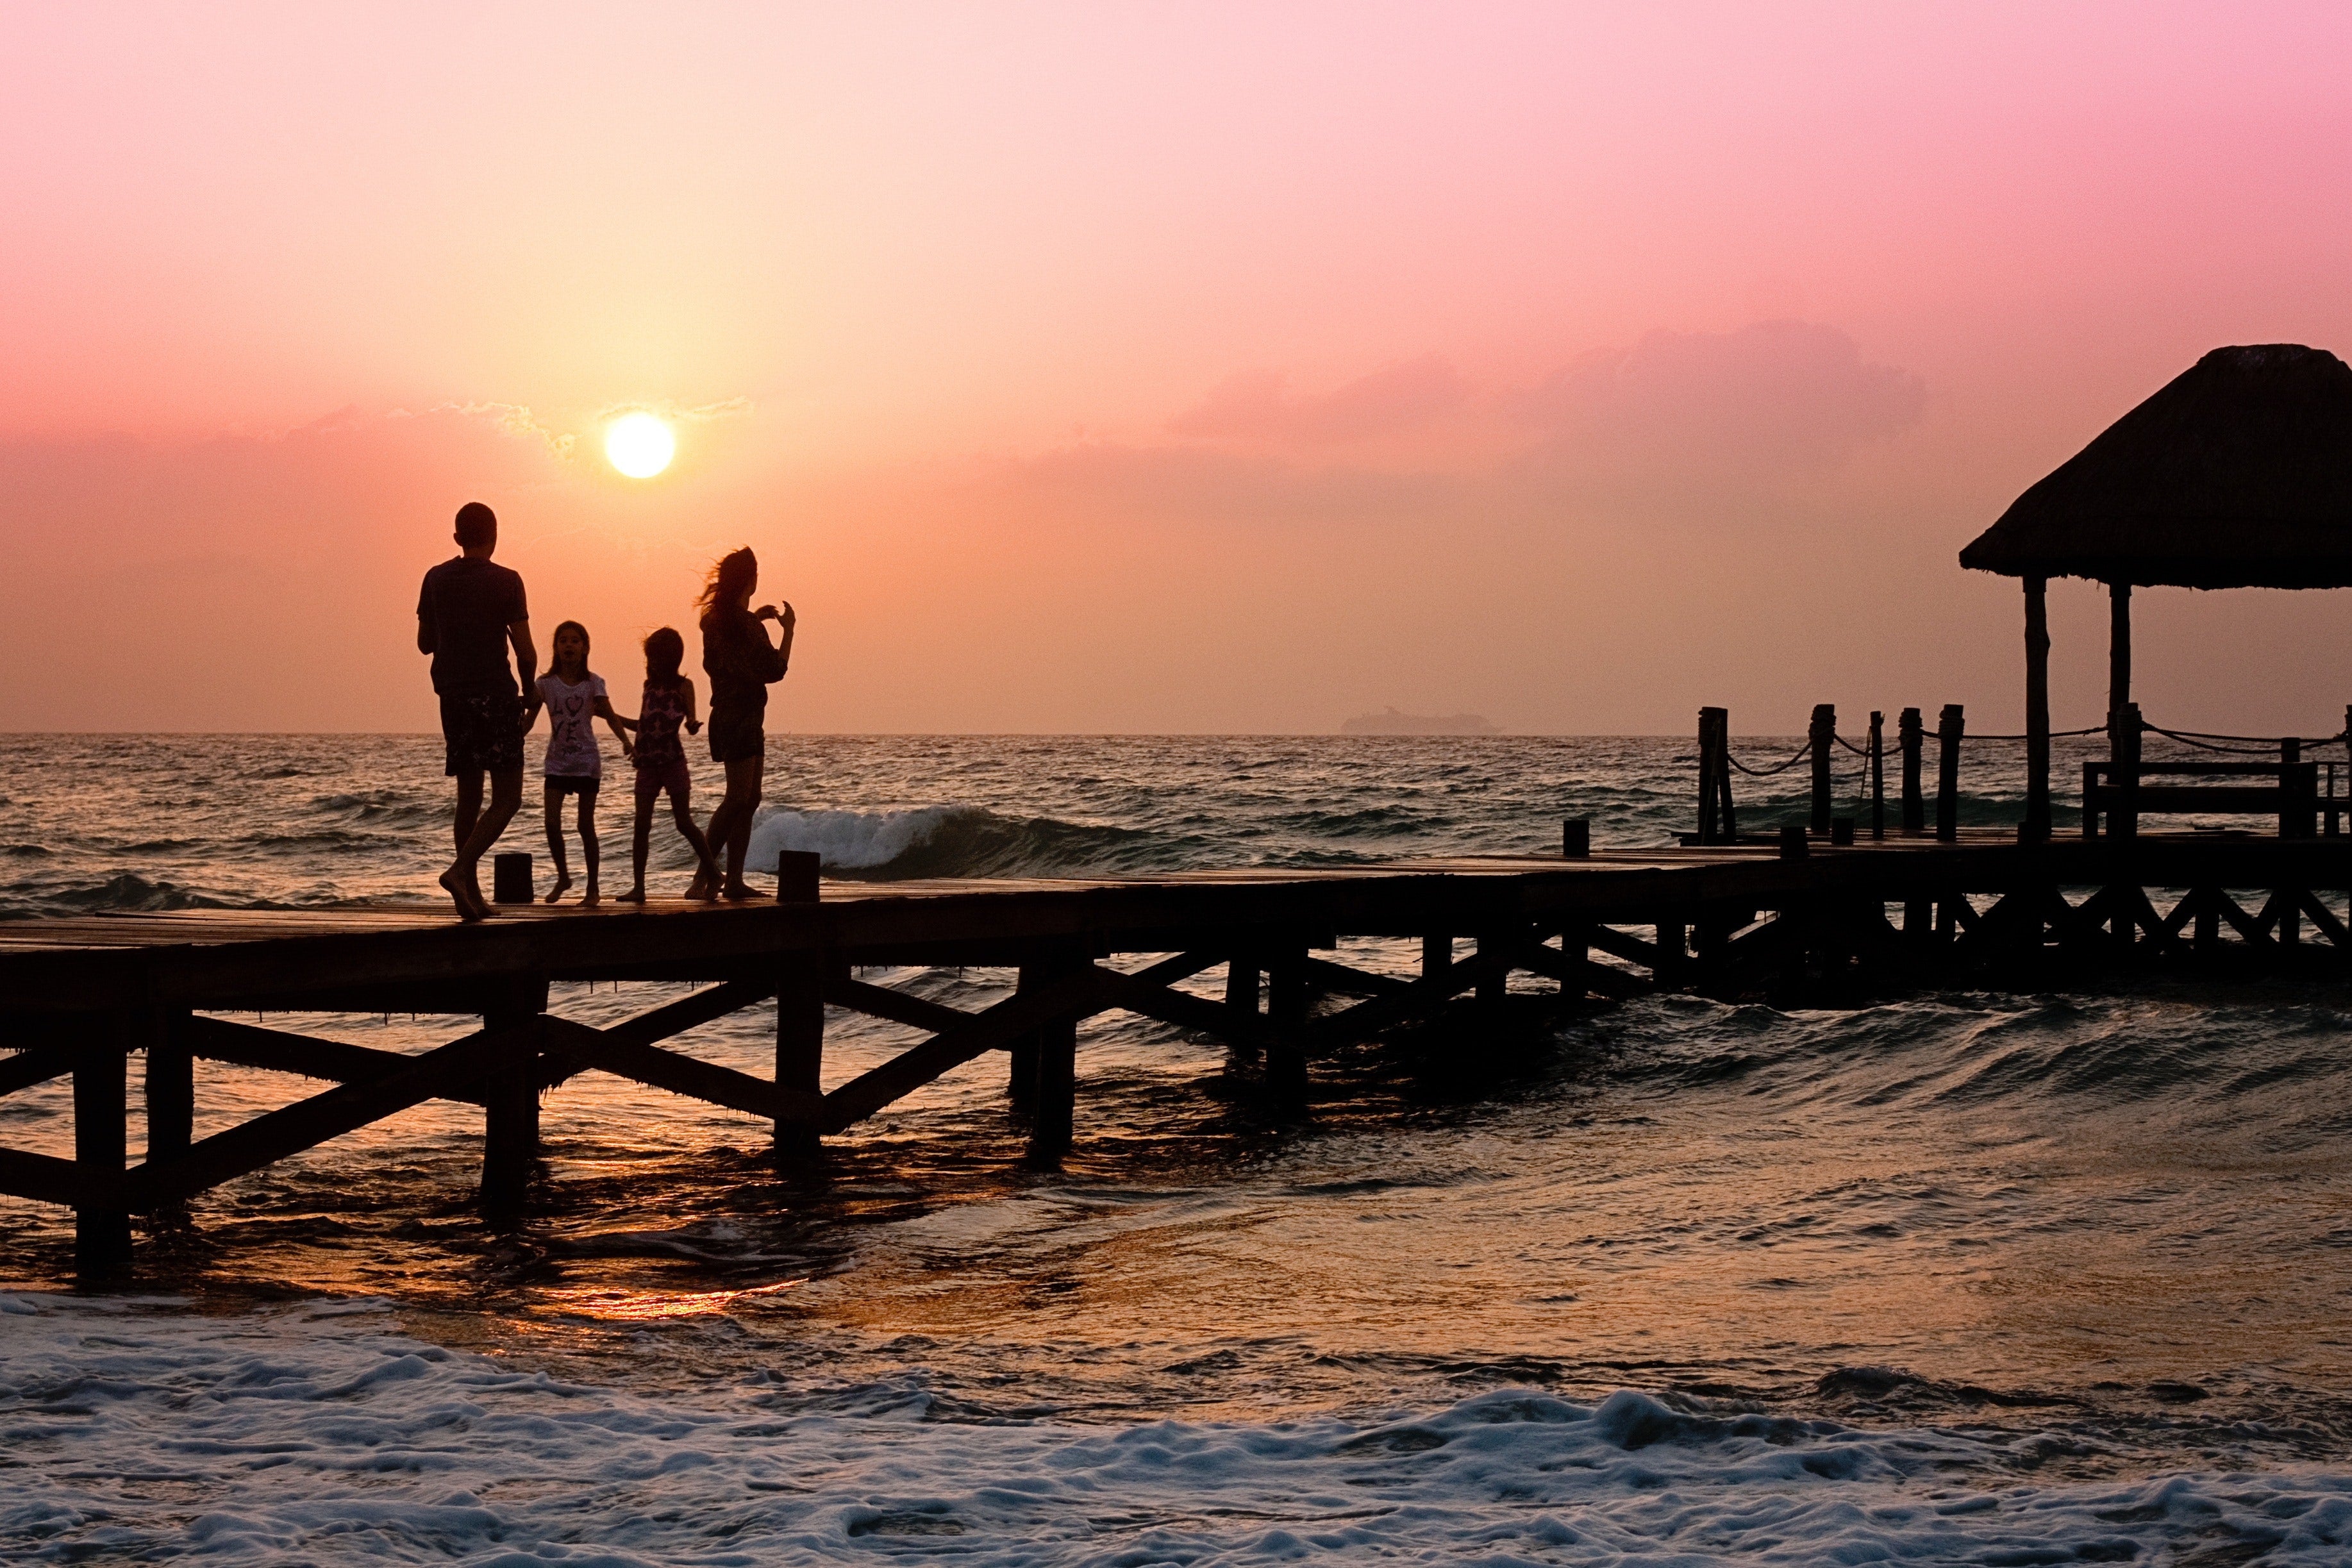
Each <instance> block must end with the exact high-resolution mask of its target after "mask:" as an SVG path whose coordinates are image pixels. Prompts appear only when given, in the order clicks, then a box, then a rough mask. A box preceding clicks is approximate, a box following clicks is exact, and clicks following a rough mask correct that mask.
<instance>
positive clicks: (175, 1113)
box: [143, 1008, 196, 1160]
mask: <svg viewBox="0 0 2352 1568" xmlns="http://www.w3.org/2000/svg"><path fill="white" fill-rule="evenodd" d="M187 1016H188V1014H187V1011H186V1009H184V1008H181V1009H164V1010H159V1011H157V1012H155V1013H153V1014H152V1015H150V1016H149V1017H148V1019H147V1020H146V1023H145V1026H144V1029H143V1032H144V1034H145V1035H146V1037H147V1071H146V1083H145V1088H146V1093H147V1158H149V1159H150V1160H168V1159H170V1158H172V1157H173V1155H175V1154H184V1153H186V1152H188V1145H189V1143H190V1142H193V1141H194V1137H195V1131H196V1128H195V1122H196V1058H195V1057H194V1054H193V1053H191V1052H190V1051H189V1049H188V1047H187V1041H186V1037H185V1034H184V1024H185V1021H186V1019H187Z"/></svg>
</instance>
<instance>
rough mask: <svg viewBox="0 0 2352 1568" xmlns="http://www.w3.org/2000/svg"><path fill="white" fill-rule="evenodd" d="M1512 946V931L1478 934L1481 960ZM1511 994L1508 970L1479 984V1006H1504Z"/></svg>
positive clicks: (1488, 977) (1482, 932) (1481, 932)
mask: <svg viewBox="0 0 2352 1568" xmlns="http://www.w3.org/2000/svg"><path fill="white" fill-rule="evenodd" d="M1512 945H1514V936H1513V933H1512V932H1510V931H1480V932H1479V933H1478V956H1479V957H1481V958H1485V957H1486V956H1487V955H1488V954H1489V953H1496V952H1502V951H1503V950H1504V949H1505V948H1507V947H1510V946H1512ZM1509 994H1511V972H1510V971H1509V970H1504V971H1502V972H1501V973H1497V974H1490V975H1488V976H1487V977H1486V979H1484V980H1481V981H1480V982H1478V991H1477V997H1478V1005H1479V1006H1481V1007H1499V1006H1501V1005H1502V1004H1503V998H1504V997H1506V996H1508V995H1509Z"/></svg>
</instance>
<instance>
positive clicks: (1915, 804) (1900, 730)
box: [1895, 708, 1927, 838]
mask: <svg viewBox="0 0 2352 1568" xmlns="http://www.w3.org/2000/svg"><path fill="white" fill-rule="evenodd" d="M1926 728H1927V726H1926V725H1924V724H1923V723H1921V722H1920V719H1919V710H1917V709H1916V708H1906V709H1905V710H1903V711H1902V713H1901V715H1899V716H1898V717H1897V718H1896V719H1895V735H1896V738H1897V742H1898V744H1900V745H1901V747H1902V748H1903V831H1904V832H1906V833H1907V834H1909V835H1911V836H1912V837H1915V838H1916V837H1918V836H1919V835H1920V834H1922V833H1925V832H1927V799H1926V796H1925V795H1923V794H1922V793H1921V790H1920V787H1919V753H1920V752H1921V750H1922V741H1923V738H1924V732H1925V731H1926Z"/></svg>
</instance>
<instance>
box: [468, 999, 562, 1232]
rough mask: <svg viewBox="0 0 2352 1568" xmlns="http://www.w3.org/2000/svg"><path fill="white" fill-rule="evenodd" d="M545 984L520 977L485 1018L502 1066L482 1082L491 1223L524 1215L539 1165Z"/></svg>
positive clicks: (485, 1188)
mask: <svg viewBox="0 0 2352 1568" xmlns="http://www.w3.org/2000/svg"><path fill="white" fill-rule="evenodd" d="M546 1012H547V982H546V981H545V980H544V979H539V978H519V979H516V980H514V981H512V982H510V983H509V984H508V986H507V987H506V994H505V995H504V996H502V997H501V998H499V1005H497V1006H496V1007H494V1008H492V1009H491V1010H490V1011H488V1012H486V1013H484V1014H483V1015H482V1027H483V1029H484V1030H486V1031H487V1032H488V1039H487V1040H486V1041H485V1042H484V1044H485V1045H486V1047H488V1049H489V1050H491V1051H494V1052H496V1053H497V1055H498V1057H499V1064H498V1066H497V1067H496V1068H494V1069H493V1070H492V1071H491V1072H490V1073H489V1075H488V1077H487V1078H485V1079H483V1080H482V1091H483V1093H482V1102H483V1111H482V1212H483V1214H484V1215H486V1216H487V1217H488V1218H489V1219H491V1220H493V1221H504V1220H510V1219H513V1218H514V1217H516V1216H517V1215H520V1214H521V1212H522V1207H523V1199H524V1196H525V1195H526V1194H528V1193H529V1191H530V1173H531V1168H532V1166H533V1165H534V1164H536V1163H537V1162H538V1160H539V1053H540V1027H539V1025H540V1019H541V1016H543V1015H544V1014H545V1013H546Z"/></svg>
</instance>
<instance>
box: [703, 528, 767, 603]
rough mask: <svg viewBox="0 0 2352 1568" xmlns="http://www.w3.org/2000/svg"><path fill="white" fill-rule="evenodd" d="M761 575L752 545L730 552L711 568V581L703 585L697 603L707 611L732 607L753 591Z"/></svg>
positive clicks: (757, 558)
mask: <svg viewBox="0 0 2352 1568" xmlns="http://www.w3.org/2000/svg"><path fill="white" fill-rule="evenodd" d="M759 575H760V558H759V557H758V556H756V555H754V554H752V553H751V546H750V545H748V544H747V545H745V546H743V547H742V548H741V549H740V550H730V551H729V552H727V553H726V554H724V555H722V556H720V557H719V562H718V564H716V565H714V566H712V567H711V568H710V581H709V582H708V583H705V584H703V585H702V597H700V598H698V599H697V600H696V601H695V603H696V604H698V605H701V606H702V607H703V608H704V609H706V610H709V609H713V608H715V607H717V606H718V605H731V604H733V603H734V602H735V601H736V600H738V599H740V598H741V597H742V596H743V595H746V594H749V593H750V592H751V584H752V583H753V582H754V581H755V580H756V579H757V578H758V577H759Z"/></svg>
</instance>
